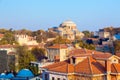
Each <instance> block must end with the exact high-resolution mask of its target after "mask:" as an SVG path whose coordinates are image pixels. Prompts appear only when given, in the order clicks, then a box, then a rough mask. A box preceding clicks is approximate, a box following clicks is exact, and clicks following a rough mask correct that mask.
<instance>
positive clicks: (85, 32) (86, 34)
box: [82, 30, 91, 38]
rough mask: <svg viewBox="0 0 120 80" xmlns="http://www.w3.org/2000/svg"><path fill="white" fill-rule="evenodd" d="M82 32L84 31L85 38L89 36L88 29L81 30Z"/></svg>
mask: <svg viewBox="0 0 120 80" xmlns="http://www.w3.org/2000/svg"><path fill="white" fill-rule="evenodd" d="M82 33H84V35H85V37H87V38H89V37H91V32H90V31H88V30H85V31H82Z"/></svg>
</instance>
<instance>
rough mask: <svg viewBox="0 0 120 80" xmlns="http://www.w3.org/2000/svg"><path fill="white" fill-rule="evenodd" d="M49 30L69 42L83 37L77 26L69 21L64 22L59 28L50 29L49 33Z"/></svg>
mask: <svg viewBox="0 0 120 80" xmlns="http://www.w3.org/2000/svg"><path fill="white" fill-rule="evenodd" d="M50 30H51V31H53V32H56V33H58V34H59V35H61V36H62V37H63V38H67V39H69V40H75V38H76V37H80V38H82V37H83V36H84V34H83V33H81V32H79V31H78V29H77V25H76V24H75V23H74V22H73V21H71V20H67V21H64V22H62V23H61V24H60V25H59V27H57V28H56V27H55V29H54V28H51V29H49V31H50Z"/></svg>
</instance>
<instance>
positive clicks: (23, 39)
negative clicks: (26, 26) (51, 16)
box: [15, 34, 38, 45]
mask: <svg viewBox="0 0 120 80" xmlns="http://www.w3.org/2000/svg"><path fill="white" fill-rule="evenodd" d="M15 40H16V41H17V42H18V43H19V45H38V43H37V41H36V40H35V38H34V37H31V36H28V35H26V34H15Z"/></svg>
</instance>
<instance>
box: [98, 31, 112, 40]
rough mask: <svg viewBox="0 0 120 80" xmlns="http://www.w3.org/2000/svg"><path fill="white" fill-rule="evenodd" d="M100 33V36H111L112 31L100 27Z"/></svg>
mask: <svg viewBox="0 0 120 80" xmlns="http://www.w3.org/2000/svg"><path fill="white" fill-rule="evenodd" d="M98 34H99V38H110V37H111V35H110V32H108V31H105V30H104V29H100V30H99V33H98Z"/></svg>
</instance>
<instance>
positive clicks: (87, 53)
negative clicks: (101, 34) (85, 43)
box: [68, 49, 103, 57]
mask: <svg viewBox="0 0 120 80" xmlns="http://www.w3.org/2000/svg"><path fill="white" fill-rule="evenodd" d="M92 54H103V52H98V51H95V50H88V49H74V50H72V51H70V53H69V55H68V56H69V57H71V56H76V57H81V56H91V55H92Z"/></svg>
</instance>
